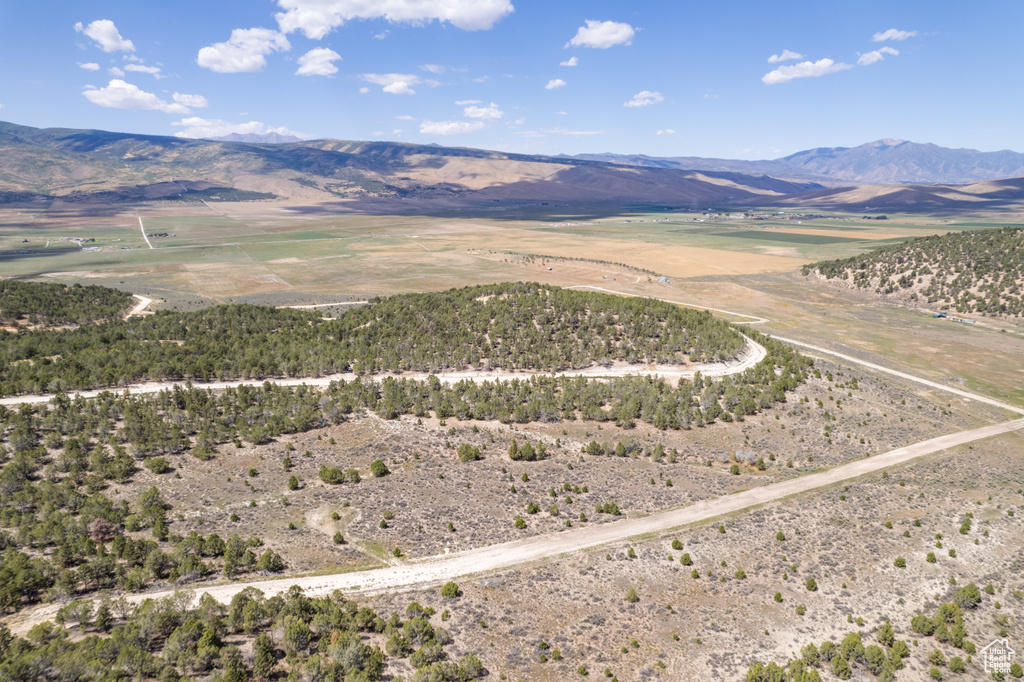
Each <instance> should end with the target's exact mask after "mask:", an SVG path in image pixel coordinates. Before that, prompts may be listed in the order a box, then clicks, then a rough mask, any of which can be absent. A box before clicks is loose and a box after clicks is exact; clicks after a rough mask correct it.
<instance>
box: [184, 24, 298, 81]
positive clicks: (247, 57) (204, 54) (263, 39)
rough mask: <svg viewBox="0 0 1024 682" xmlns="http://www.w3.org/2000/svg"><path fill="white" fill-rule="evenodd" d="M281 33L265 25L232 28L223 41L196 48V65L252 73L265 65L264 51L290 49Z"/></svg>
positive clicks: (267, 52)
mask: <svg viewBox="0 0 1024 682" xmlns="http://www.w3.org/2000/svg"><path fill="white" fill-rule="evenodd" d="M290 49H291V44H290V43H289V42H288V39H287V38H285V36H284V34H283V33H279V32H278V31H274V30H271V29H269V28H236V29H235V30H234V31H232V32H231V38H229V39H228V41H227V42H226V43H214V44H213V45H210V46H209V47H204V48H202V49H201V50H199V57H198V59H197V61H198V62H199V66H202V67H204V68H207V69H210V70H211V71H216V72H217V73H255V72H257V71H262V70H263V67H265V66H266V65H267V59H266V55H268V54H270V53H271V52H274V51H276V50H290Z"/></svg>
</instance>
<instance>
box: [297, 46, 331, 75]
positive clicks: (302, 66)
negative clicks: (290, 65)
mask: <svg viewBox="0 0 1024 682" xmlns="http://www.w3.org/2000/svg"><path fill="white" fill-rule="evenodd" d="M339 59H341V55H340V54H338V53H337V52H335V51H334V50H332V49H330V48H329V47H318V48H316V49H314V50H310V51H309V52H307V53H306V54H304V55H302V56H301V57H299V68H298V70H296V72H295V74H296V75H297V76H330V75H331V74H334V73H338V67H337V66H335V65H334V62H336V61H338V60H339Z"/></svg>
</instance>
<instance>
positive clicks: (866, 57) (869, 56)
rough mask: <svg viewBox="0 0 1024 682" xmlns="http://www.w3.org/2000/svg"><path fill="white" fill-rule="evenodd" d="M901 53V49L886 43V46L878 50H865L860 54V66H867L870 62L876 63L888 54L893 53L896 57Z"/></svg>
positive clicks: (858, 62) (858, 61)
mask: <svg viewBox="0 0 1024 682" xmlns="http://www.w3.org/2000/svg"><path fill="white" fill-rule="evenodd" d="M899 53H900V51H899V50H897V49H895V48H892V47H889V46H888V45H886V46H885V47H881V48H879V49H877V50H872V51H871V52H865V53H864V54H862V55H861V56H860V59H858V60H857V64H858V65H860V66H867V65H868V64H874V63H875V62H880V61H882V59H884V58H885V55H887V54H891V55H892V56H893V57H895V56H896V55H898V54H899Z"/></svg>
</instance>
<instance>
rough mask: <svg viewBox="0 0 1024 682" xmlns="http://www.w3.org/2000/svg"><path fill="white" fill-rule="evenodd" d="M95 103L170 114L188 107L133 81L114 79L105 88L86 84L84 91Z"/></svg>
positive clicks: (112, 107) (179, 112) (183, 111)
mask: <svg viewBox="0 0 1024 682" xmlns="http://www.w3.org/2000/svg"><path fill="white" fill-rule="evenodd" d="M82 94H83V95H85V98H86V99H87V100H89V101H90V102H92V103H93V104H98V105H99V106H101V107H108V108H111V109H147V110H153V111H163V112H165V113H168V114H187V113H189V110H188V107H187V106H185V105H184V104H182V103H180V102H175V103H174V104H171V103H170V102H165V101H164V100H162V99H160V98H159V97H157V96H156V95H154V94H153V93H151V92H145V91H144V90H140V89H139V88H138V87H136V86H134V85H132V84H131V83H125V82H124V81H123V80H118V79H116V78H115V79H114V80H112V81H110V83H108V84H107V87H105V88H97V87H95V86H92V85H89V86H86V89H85V90H84V91H83V92H82Z"/></svg>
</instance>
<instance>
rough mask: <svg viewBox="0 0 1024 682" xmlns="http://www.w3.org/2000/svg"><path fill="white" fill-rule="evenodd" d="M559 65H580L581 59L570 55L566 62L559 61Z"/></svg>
mask: <svg viewBox="0 0 1024 682" xmlns="http://www.w3.org/2000/svg"><path fill="white" fill-rule="evenodd" d="M558 65H559V66H579V65H580V60H579V59H577V58H576V57H569V58H568V59H566V60H565V61H564V62H558Z"/></svg>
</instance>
